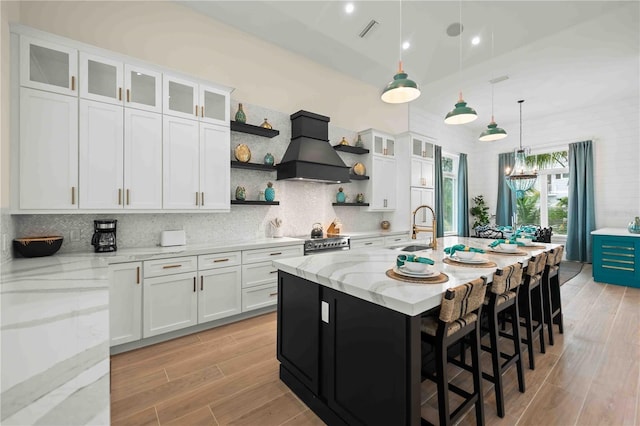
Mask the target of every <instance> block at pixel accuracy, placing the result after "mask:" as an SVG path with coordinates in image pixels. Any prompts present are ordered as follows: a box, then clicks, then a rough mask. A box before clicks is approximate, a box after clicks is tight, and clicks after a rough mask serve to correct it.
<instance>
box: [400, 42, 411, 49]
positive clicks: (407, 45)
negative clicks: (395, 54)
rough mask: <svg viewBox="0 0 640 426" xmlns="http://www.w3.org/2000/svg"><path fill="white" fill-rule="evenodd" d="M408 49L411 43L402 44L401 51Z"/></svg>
mask: <svg viewBox="0 0 640 426" xmlns="http://www.w3.org/2000/svg"><path fill="white" fill-rule="evenodd" d="M410 47H411V43H409V42H408V41H405V42H404V43H402V50H407V49H408V48H410Z"/></svg>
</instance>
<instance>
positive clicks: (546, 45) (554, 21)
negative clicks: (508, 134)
mask: <svg viewBox="0 0 640 426" xmlns="http://www.w3.org/2000/svg"><path fill="white" fill-rule="evenodd" d="M346 3H347V2H346V1H185V2H181V4H184V5H186V6H188V7H191V8H193V9H195V10H197V11H199V12H201V13H204V14H207V15H209V16H211V17H212V18H214V19H216V20H219V21H221V22H225V23H227V24H229V25H232V26H234V27H236V28H238V29H240V30H242V31H245V32H247V33H250V34H253V35H255V36H257V37H259V38H261V39H264V40H267V41H270V42H272V43H274V44H276V45H278V46H281V47H283V48H285V49H288V50H291V51H293V52H296V53H298V54H300V55H304V56H306V57H309V58H310V59H312V60H314V61H316V62H318V63H320V64H323V65H326V66H328V67H331V68H334V69H336V70H338V71H340V72H343V73H345V74H348V75H350V76H352V77H354V78H356V79H359V80H362V81H364V82H366V83H369V84H371V85H373V86H376V87H380V90H382V89H383V88H384V86H385V85H386V83H387V82H388V81H390V80H391V79H392V77H393V75H394V74H395V72H396V70H397V63H398V60H399V59H400V54H401V53H400V47H399V45H400V40H401V38H400V27H401V28H402V40H403V41H404V40H408V41H410V43H411V47H410V48H409V49H408V50H405V51H403V52H402V60H403V62H404V69H405V72H407V73H408V74H409V77H410V78H411V79H413V80H414V81H416V82H417V83H418V84H419V85H420V88H421V90H422V95H421V96H420V98H419V99H417V100H416V101H414V102H413V103H412V106H417V107H419V108H421V109H424V110H427V111H430V112H433V113H435V114H441V115H442V116H443V117H444V115H445V114H446V113H447V111H449V110H450V109H451V108H453V104H454V103H455V101H456V99H457V92H458V90H459V89H462V91H463V93H464V97H465V100H466V101H467V102H468V103H469V106H471V107H473V108H475V109H476V110H477V111H478V115H479V119H478V120H476V121H475V122H473V123H471V124H469V125H468V126H472V129H473V130H474V131H477V132H478V133H479V132H481V131H482V130H483V128H485V127H486V124H487V123H488V121H489V119H490V116H491V85H490V84H489V80H491V79H492V78H493V77H498V76H502V75H508V76H509V79H508V80H506V81H504V82H501V83H499V84H496V85H495V115H496V121H498V124H501V123H513V122H516V121H517V120H518V105H517V102H516V101H517V100H518V99H525V100H526V102H525V105H524V106H523V111H525V112H523V115H524V116H525V117H526V116H529V117H532V116H542V115H547V114H549V113H550V112H555V113H557V112H561V111H562V110H564V109H568V108H572V107H573V106H575V105H587V104H594V103H596V102H598V101H602V100H609V99H619V98H623V97H627V96H631V95H633V94H635V95H638V92H639V89H640V84H639V80H640V8H639V5H640V2H638V1H466V0H465V1H464V2H462V4H461V3H460V2H459V1H455V0H454V1H412V0H403V1H402V2H400V1H354V2H353V3H354V5H355V11H354V12H353V13H352V14H351V15H348V14H346V13H345V11H344V6H345V4H346ZM460 6H462V23H463V25H464V32H463V34H462V38H460V37H450V36H448V35H447V34H446V28H447V27H448V26H449V25H450V24H451V23H455V22H459V15H460ZM400 7H402V22H400ZM372 19H374V20H376V21H377V22H378V24H377V25H375V26H374V28H373V29H372V30H371V31H370V32H369V33H368V34H367V36H365V37H364V38H360V37H359V33H360V32H361V31H362V29H363V28H364V27H365V26H366V25H367V23H369V21H370V20H372ZM492 32H493V34H494V53H493V57H492V53H491V34H492ZM473 36H479V37H480V38H481V43H480V44H479V45H477V46H472V45H471V43H470V39H471V38H472V37H473ZM461 41H462V51H460V49H459V43H460V42H461ZM460 52H461V53H460ZM460 56H461V57H462V64H461V66H460V60H459V58H460ZM460 68H462V72H461V73H460ZM525 114H526V115H525Z"/></svg>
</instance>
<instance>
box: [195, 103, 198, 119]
mask: <svg viewBox="0 0 640 426" xmlns="http://www.w3.org/2000/svg"><path fill="white" fill-rule="evenodd" d="M195 109H196V117H197V116H198V105H196V106H195Z"/></svg>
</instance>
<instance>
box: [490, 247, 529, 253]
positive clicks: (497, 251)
mask: <svg viewBox="0 0 640 426" xmlns="http://www.w3.org/2000/svg"><path fill="white" fill-rule="evenodd" d="M489 251H493V252H495V253H506V254H527V253H526V252H523V251H522V250H520V249H516V251H506V250H502V249H501V248H499V247H489Z"/></svg>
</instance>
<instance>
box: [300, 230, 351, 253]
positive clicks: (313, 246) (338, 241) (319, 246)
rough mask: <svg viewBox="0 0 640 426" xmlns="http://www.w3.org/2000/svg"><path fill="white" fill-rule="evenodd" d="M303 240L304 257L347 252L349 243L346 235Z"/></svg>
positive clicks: (349, 246)
mask: <svg viewBox="0 0 640 426" xmlns="http://www.w3.org/2000/svg"><path fill="white" fill-rule="evenodd" d="M303 238H305V242H304V255H305V256H307V255H310V254H318V253H326V252H328V251H335V250H349V249H350V248H351V243H350V240H349V237H348V236H346V235H337V236H331V237H319V238H309V237H306V236H305V237H303Z"/></svg>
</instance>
